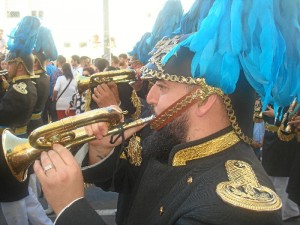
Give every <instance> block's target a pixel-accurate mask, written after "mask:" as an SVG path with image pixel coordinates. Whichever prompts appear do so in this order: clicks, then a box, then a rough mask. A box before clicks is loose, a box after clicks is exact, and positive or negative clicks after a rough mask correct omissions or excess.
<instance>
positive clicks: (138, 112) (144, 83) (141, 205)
mask: <svg viewBox="0 0 300 225" xmlns="http://www.w3.org/2000/svg"><path fill="white" fill-rule="evenodd" d="M258 2H259V1H256V0H253V1H252V2H251V3H250V2H248V4H246V3H245V4H242V3H241V4H238V3H237V2H236V1H226V2H225V1H206V2H202V1H197V0H196V1H195V3H194V5H193V6H192V8H191V9H190V11H189V12H187V13H186V14H184V15H183V12H182V7H181V3H180V1H179V0H168V1H167V3H166V5H165V8H164V9H163V10H161V11H160V14H159V15H158V18H157V21H156V22H157V24H156V26H154V29H153V30H152V32H151V34H146V35H144V36H143V37H142V39H141V40H140V42H139V43H137V45H136V46H135V48H134V50H133V51H132V52H130V53H129V54H127V53H123V54H120V55H119V56H114V55H112V56H111V59H110V61H108V60H107V59H105V58H101V57H99V58H91V57H89V56H79V55H76V54H74V55H72V56H71V58H70V59H68V58H66V57H65V56H63V55H59V54H58V52H57V49H56V46H55V43H54V41H53V39H52V34H51V31H50V30H49V29H48V28H46V27H44V26H43V25H42V24H41V21H40V20H39V19H38V18H37V17H32V16H27V17H24V18H23V19H22V20H21V21H20V23H19V24H18V25H17V27H16V28H15V29H13V31H12V33H11V34H10V35H9V38H8V39H9V40H8V42H7V44H6V41H5V42H0V47H1V48H0V50H1V54H2V55H1V69H0V70H1V76H0V82H1V83H0V85H1V92H0V130H1V138H2V137H3V140H6V139H8V137H9V136H11V135H10V132H13V134H14V135H15V136H17V137H19V138H23V139H25V138H29V141H31V142H30V145H31V146H33V147H34V148H36V149H39V148H40V149H41V150H42V149H43V148H44V147H43V146H42V145H44V146H47V147H46V149H47V151H42V152H41V153H39V154H38V155H35V156H33V157H34V159H36V160H35V161H34V162H32V164H31V165H30V166H29V168H26V171H21V172H20V169H19V170H18V169H15V168H14V167H13V166H12V165H10V163H15V161H17V160H13V159H12V157H14V156H12V157H7V156H8V155H9V154H11V153H14V151H16V150H15V149H14V146H13V145H12V144H11V143H5V142H1V153H0V164H1V165H2V166H1V169H0V180H1V184H2V185H1V186H0V204H1V208H2V211H3V212H4V216H5V219H6V221H7V224H8V225H19V224H20V225H26V224H33V225H37V224H41V225H42V224H53V222H52V221H51V220H50V219H49V218H48V216H47V215H49V214H51V213H55V214H56V220H55V222H54V224H56V225H66V224H72V225H76V224H78V225H81V224H91V225H92V224H98V225H99V224H105V222H104V221H103V220H102V218H101V216H99V215H98V214H97V213H96V212H95V210H94V209H93V208H92V206H91V205H90V204H89V202H88V201H87V200H86V199H85V197H84V183H92V184H94V185H96V186H98V187H100V188H102V189H103V190H105V191H114V192H117V193H119V195H118V204H117V215H116V223H117V224H118V225H122V224H124V225H125V224H132V225H136V224H149V225H153V224H174V225H175V224H176V225H180V224H188V225H192V224H203V225H204V224H215V225H217V224H224V225H225V224H235V225H239V224H240V225H250V224H256V225H260V224H261V225H275V224H282V221H285V220H289V219H293V218H297V217H299V216H300V213H299V205H300V194H299V187H300V181H299V180H300V179H299V178H300V166H299V165H300V151H299V150H300V105H299V97H300V89H299V87H300V80H299V79H298V78H296V76H292V74H291V73H292V72H293V73H294V72H295V71H297V70H296V69H297V68H298V67H297V65H295V64H294V62H298V61H297V60H298V59H299V60H300V50H299V52H295V51H294V48H292V47H291V46H290V45H291V43H292V44H294V45H296V44H297V40H296V39H295V38H291V39H290V38H289V37H290V36H291V35H287V34H289V32H294V33H293V35H295V36H296V37H299V40H300V32H298V31H297V29H293V28H294V27H290V28H289V29H288V28H287V27H286V26H285V24H291V23H289V22H290V20H289V19H291V20H292V21H294V22H295V20H293V18H290V17H289V18H286V17H283V16H282V12H286V11H285V10H288V9H289V10H293V12H295V14H291V15H292V16H291V17H293V16H296V15H298V14H299V12H297V11H294V10H296V9H297V7H296V9H294V8H293V7H292V5H289V4H283V5H282V4H281V3H280V1H279V2H278V1H276V0H273V1H265V2H264V3H262V2H260V3H258ZM295 2H298V0H297V1H295ZM298 3H299V7H300V2H298ZM259 4H263V6H261V8H263V7H265V8H264V9H265V12H264V13H265V15H268V18H269V19H268V20H263V19H261V17H263V16H262V15H261V13H259V12H260V10H259V8H260V7H258V5H259ZM250 5H251V6H252V7H250ZM170 7H171V9H172V10H170ZM226 8H227V9H229V8H230V10H228V11H227V10H225V9H226ZM175 9H176V10H175ZM236 9H239V10H236ZM271 9H272V10H271ZM162 16H166V17H165V18H168V24H167V25H168V28H169V29H170V31H172V32H169V33H168V34H167V31H168V29H167V25H166V23H163V25H161V26H159V25H158V24H162V23H161V21H165V20H163V18H162ZM191 18H193V19H191ZM199 18H201V19H199ZM297 18H298V17H297ZM159 22H160V23H159ZM172 22H173V23H172ZM298 23H299V21H298ZM294 25H295V26H297V24H294ZM262 27H264V29H266V30H267V31H268V32H265V31H264V30H263V29H262ZM175 28H176V29H175ZM267 28H268V29H267ZM226 29H228V30H230V31H231V32H228V30H226ZM287 30H288V31H287ZM162 31H163V32H162ZM2 33H3V30H1V29H0V34H2ZM232 33H234V34H235V35H232ZM165 35H167V36H165ZM270 36H276V37H278V38H277V39H276V40H273V42H272V43H273V44H272V45H268V44H266V43H267V42H268V41H270V39H269V37H270ZM1 40H2V35H0V41H1ZM148 49H150V50H148ZM257 49H259V51H258V50H257ZM274 49H276V51H275V50H274ZM283 49H284V50H283ZM146 50H147V51H146ZM266 52H272V54H265V53H266ZM261 65H264V66H261ZM275 68H277V70H276V72H274V71H275ZM299 68H300V67H299ZM290 71H292V72H290ZM101 75H102V76H110V77H111V78H113V77H114V78H116V77H118V76H120V77H121V78H120V79H121V81H117V80H115V81H108V80H105V81H99V80H100V79H103V77H101ZM97 76H98V77H97ZM95 77H97V79H98V81H99V82H98V83H96V84H95V83H92V82H91V81H92V79H91V78H95ZM106 79H107V77H106ZM83 84H84V85H87V87H84V86H81V85H83ZM286 86H288V88H286ZM279 87H283V88H281V89H280V91H279ZM281 90H283V91H281ZM151 115H153V116H154V119H151V121H150V122H149V123H143V124H138V125H135V126H133V127H129V128H127V127H126V126H127V124H129V123H131V122H136V121H139V119H140V118H146V117H147V118H148V116H151ZM71 116H74V117H73V118H76V119H77V120H76V119H74V120H73V121H71V120H66V119H65V118H70V117H71ZM96 116H97V117H101V116H102V117H103V118H104V119H103V118H102V119H103V120H102V121H97V120H96V119H95V120H94V118H95V117H96ZM151 118H152V117H151ZM64 119H65V120H64ZM88 120H89V122H91V124H90V123H87V121H88ZM57 121H59V122H58V123H54V122H57ZM80 122H81V123H82V124H83V125H84V128H83V129H82V130H80V128H79V129H78V130H77V131H78V133H79V134H81V133H82V132H84V133H85V135H86V136H89V137H94V139H93V140H91V141H84V142H83V143H81V142H80V143H78V144H76V145H72V146H71V147H68V148H66V143H67V141H68V140H67V141H66V139H63V138H62V139H59V140H56V139H55V138H57V136H59V135H62V134H60V133H59V132H61V130H63V131H64V132H68V130H67V129H71V130H75V129H77V128H78V124H76V123H80ZM53 124H55V125H53ZM57 124H59V125H57ZM56 125H57V126H56ZM40 127H44V128H45V129H46V128H48V130H51V132H53V130H52V129H56V130H54V133H55V135H54V134H53V137H48V138H49V139H47V140H46V141H45V140H44V141H40V140H36V141H35V142H32V139H33V138H31V137H32V136H31V135H32V134H33V133H34V131H36V129H38V128H40ZM112 127H113V128H115V129H117V130H118V131H117V133H116V134H113V135H108V132H109V131H111V130H112ZM7 128H9V129H10V130H7ZM49 142H50V144H49ZM74 142H75V141H74ZM39 144H40V145H39ZM70 148H71V151H69V150H70ZM28 149H29V147H28ZM44 149H45V148H44ZM28 151H29V150H28ZM27 155H30V154H29V153H27ZM40 187H41V188H42V192H43V193H44V195H45V197H46V199H47V202H48V208H47V209H45V210H44V209H43V207H42V205H41V204H40V202H39V201H38V197H39V194H40V192H41V191H39V188H40Z"/></svg>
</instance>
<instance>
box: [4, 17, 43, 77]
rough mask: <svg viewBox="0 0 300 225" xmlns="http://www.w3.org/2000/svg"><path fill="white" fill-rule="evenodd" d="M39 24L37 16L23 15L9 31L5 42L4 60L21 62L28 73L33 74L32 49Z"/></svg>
mask: <svg viewBox="0 0 300 225" xmlns="http://www.w3.org/2000/svg"><path fill="white" fill-rule="evenodd" d="M40 25H41V23H40V20H39V19H38V18H37V17H33V16H26V17H24V18H23V19H22V20H21V21H20V23H19V24H18V25H17V27H16V28H14V29H13V30H12V31H11V33H10V35H9V39H8V43H7V46H8V50H9V53H8V54H7V56H6V61H7V62H13V61H16V62H18V63H22V64H23V65H24V66H25V69H26V70H27V72H28V73H29V74H30V75H33V56H32V50H33V47H34V45H35V42H36V40H37V35H38V30H39V27H40Z"/></svg>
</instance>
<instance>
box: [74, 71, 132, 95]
mask: <svg viewBox="0 0 300 225" xmlns="http://www.w3.org/2000/svg"><path fill="white" fill-rule="evenodd" d="M135 81H137V79H136V71H135V70H132V69H124V70H112V71H106V72H101V73H94V74H93V75H91V76H90V77H85V76H80V77H79V78H78V80H77V89H78V92H79V93H80V94H81V93H83V92H84V91H86V90H88V89H92V88H95V87H97V85H99V84H102V83H108V82H114V83H129V84H130V83H131V82H132V83H134V82H135Z"/></svg>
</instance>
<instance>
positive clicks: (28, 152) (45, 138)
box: [2, 107, 154, 181]
mask: <svg viewBox="0 0 300 225" xmlns="http://www.w3.org/2000/svg"><path fill="white" fill-rule="evenodd" d="M123 114H124V112H119V111H117V110H115V109H113V108H112V107H106V108H100V109H95V110H91V111H88V112H85V113H82V114H79V115H76V116H72V117H67V118H64V119H62V120H59V121H57V122H53V123H50V124H47V125H44V126H42V127H39V128H37V129H35V130H34V131H33V132H32V133H31V134H30V135H29V137H28V139H26V138H18V137H16V136H15V135H14V134H13V133H12V132H11V131H10V130H9V129H5V130H4V131H3V134H2V146H3V151H4V156H5V159H6V162H7V164H8V166H9V168H10V170H11V172H12V174H13V175H14V176H15V177H16V179H17V180H18V181H24V180H25V179H26V177H27V169H28V167H29V166H30V165H31V164H32V163H33V162H34V160H35V159H37V158H38V157H39V156H40V155H41V153H42V152H43V151H45V150H50V149H52V145H53V144H54V143H59V144H61V145H63V146H65V147H66V148H71V147H73V146H76V145H79V144H83V143H86V142H89V141H92V140H95V139H96V137H95V136H88V135H87V133H86V132H85V129H84V126H86V125H89V124H93V123H97V122H107V123H108V124H109V132H108V134H107V135H113V134H117V133H120V132H121V131H122V130H126V129H129V128H132V127H136V126H139V125H142V124H145V123H148V122H150V121H151V120H152V119H153V118H154V116H150V117H146V118H143V119H138V120H135V121H133V122H131V123H127V124H126V123H125V124H122V129H121V128H120V126H118V125H120V124H121V120H122V118H123Z"/></svg>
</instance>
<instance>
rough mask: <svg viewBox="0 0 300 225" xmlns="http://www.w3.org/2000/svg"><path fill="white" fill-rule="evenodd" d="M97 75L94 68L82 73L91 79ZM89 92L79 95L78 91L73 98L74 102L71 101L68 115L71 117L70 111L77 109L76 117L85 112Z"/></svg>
mask: <svg viewBox="0 0 300 225" xmlns="http://www.w3.org/2000/svg"><path fill="white" fill-rule="evenodd" d="M94 73H95V70H94V69H93V67H85V68H83V71H82V76H85V77H90V76H91V75H92V74H94ZM86 93H87V90H86V91H84V92H83V93H79V92H78V90H77V91H76V93H75V94H74V95H73V96H72V100H71V101H70V104H69V106H68V108H67V109H66V112H65V113H66V115H69V113H70V110H71V109H72V108H75V109H76V111H75V115H77V114H80V113H83V112H85V96H86Z"/></svg>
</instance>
